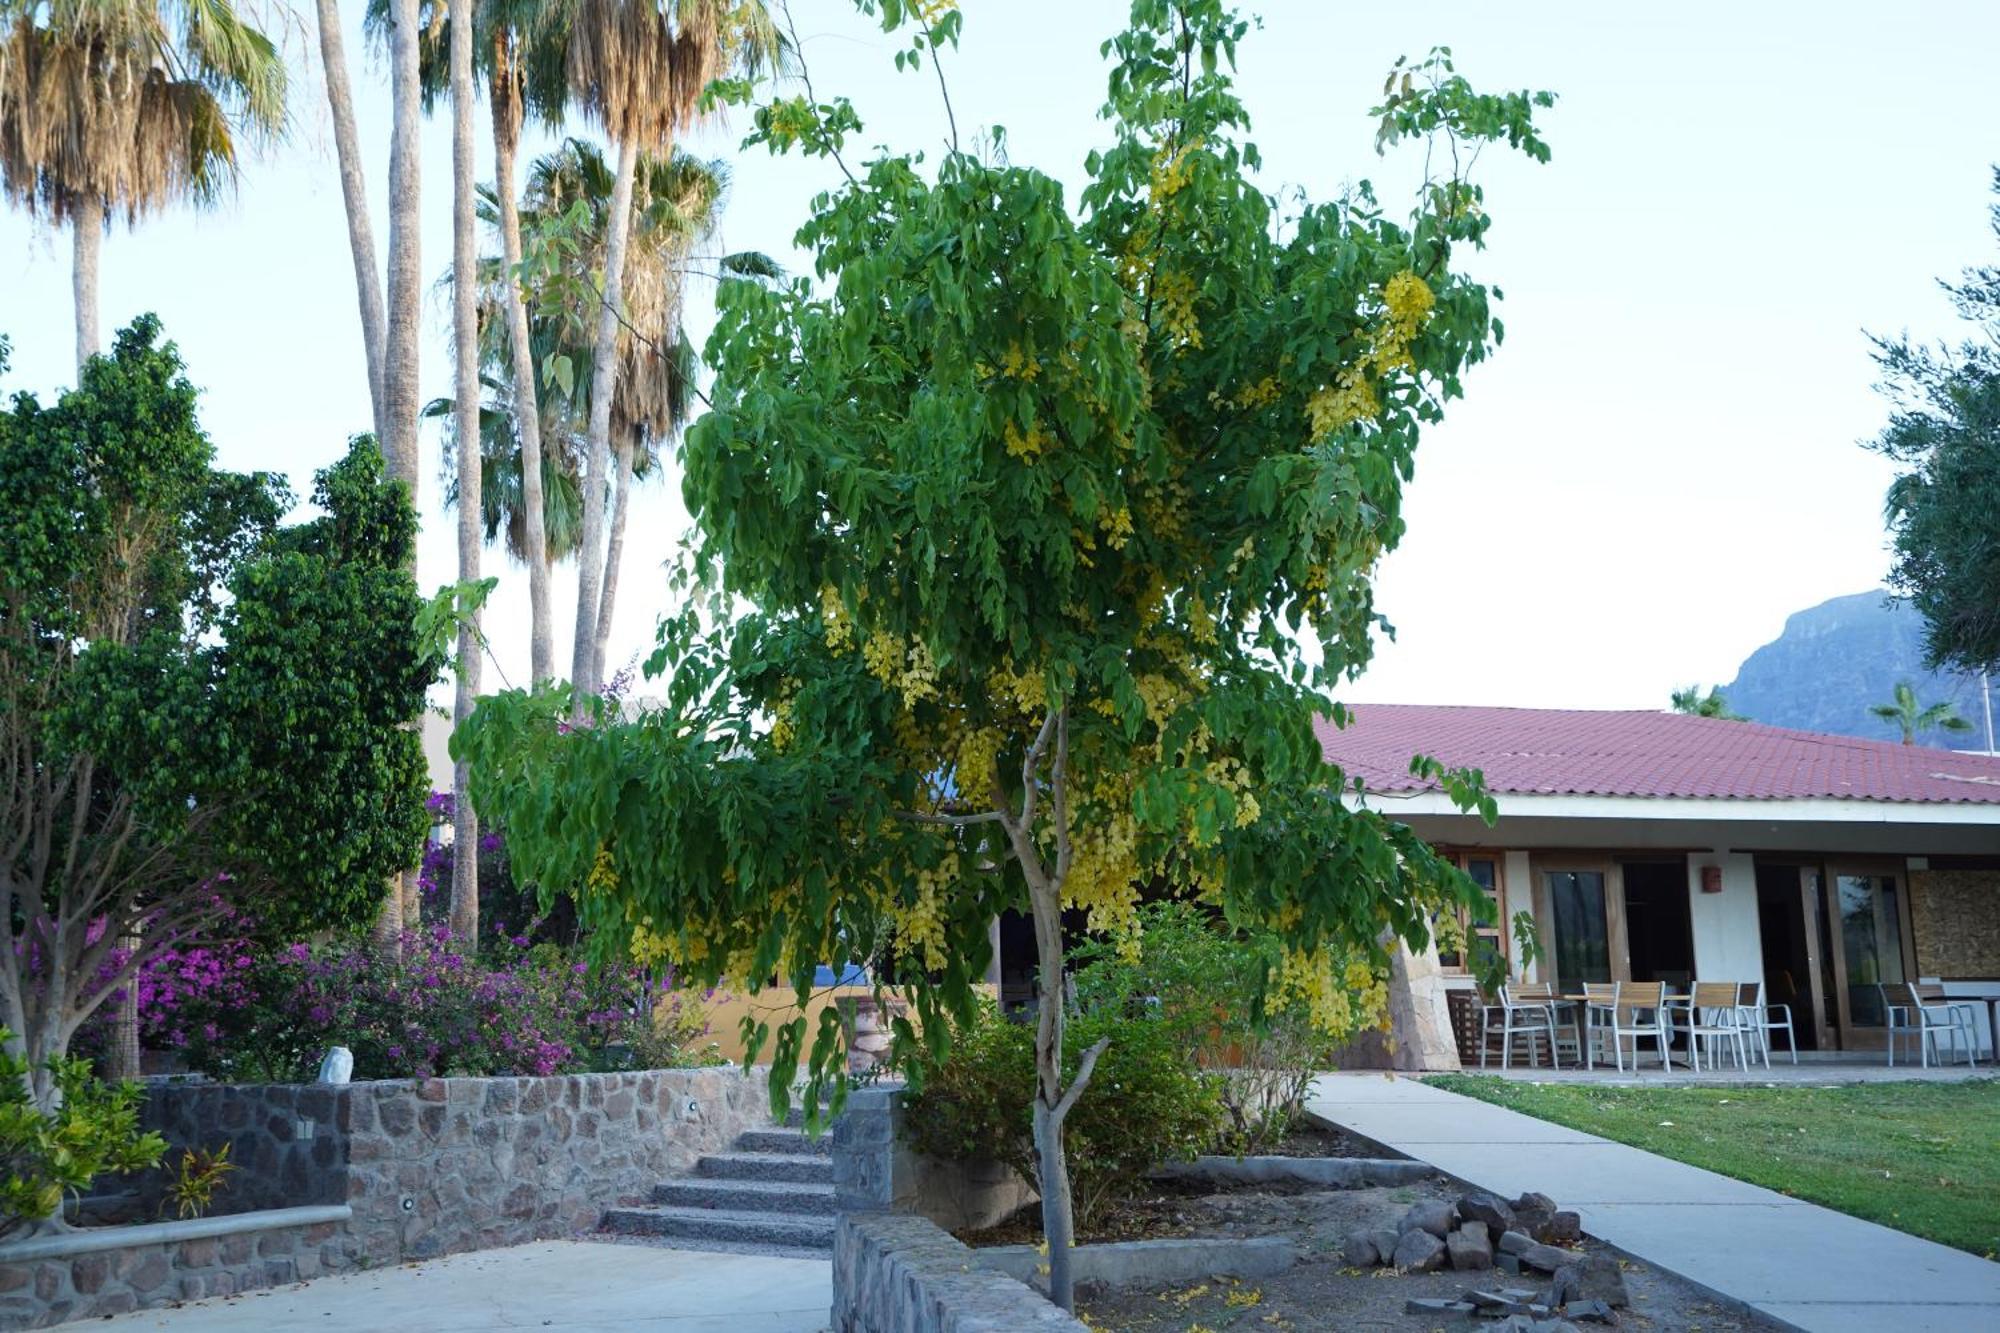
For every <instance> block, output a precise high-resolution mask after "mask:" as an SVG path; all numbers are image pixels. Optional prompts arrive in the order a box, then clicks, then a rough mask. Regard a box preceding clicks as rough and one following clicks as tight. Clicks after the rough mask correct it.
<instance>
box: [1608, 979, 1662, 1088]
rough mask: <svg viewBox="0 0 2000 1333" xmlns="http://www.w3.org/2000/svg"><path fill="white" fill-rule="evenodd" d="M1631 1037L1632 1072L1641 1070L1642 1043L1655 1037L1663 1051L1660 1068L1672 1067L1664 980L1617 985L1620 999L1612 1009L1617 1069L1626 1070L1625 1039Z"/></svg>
mask: <svg viewBox="0 0 2000 1333" xmlns="http://www.w3.org/2000/svg"><path fill="white" fill-rule="evenodd" d="M1627 1037H1630V1038H1631V1039H1632V1072H1633V1073H1635V1074H1636V1073H1638V1072H1639V1042H1640V1040H1641V1039H1642V1038H1646V1037H1650V1038H1652V1039H1653V1044H1654V1046H1655V1047H1656V1048H1657V1049H1658V1050H1659V1053H1660V1068H1662V1069H1670V1068H1672V1067H1673V1057H1672V1055H1671V1053H1670V1051H1669V1049H1668V1048H1669V1046H1670V1045H1671V1043H1672V1040H1673V1039H1672V1037H1671V1035H1670V1034H1669V1033H1668V1031H1667V984H1666V983H1665V982H1664V981H1624V982H1620V983H1619V985H1618V1000H1617V1003H1615V1004H1614V1005H1613V1006H1612V1008H1611V1055H1612V1058H1613V1059H1614V1060H1615V1061H1616V1062H1617V1064H1618V1072H1619V1073H1621V1074H1622V1073H1624V1072H1625V1038H1627Z"/></svg>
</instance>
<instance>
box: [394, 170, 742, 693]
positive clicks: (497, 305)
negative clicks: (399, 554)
mask: <svg viewBox="0 0 2000 1333" xmlns="http://www.w3.org/2000/svg"><path fill="white" fill-rule="evenodd" d="M634 176H635V181H634V188H633V207H632V217H633V226H632V229H631V242H630V260H629V262H628V268H627V275H626V277H627V281H626V284H625V285H626V308H627V314H626V317H625V319H624V321H623V322H622V323H621V326H620V336H619V340H618V344H617V356H618V362H619V364H618V368H617V369H618V373H617V376H616V378H615V381H614V385H615V387H614V390H613V399H612V404H611V416H612V433H613V437H614V439H615V440H616V441H617V459H616V461H617V466H616V472H615V475H614V477H613V478H612V479H611V482H610V489H611V493H610V495H609V496H608V497H606V499H607V501H608V504H607V506H606V507H607V508H608V510H609V514H610V520H609V534H608V541H607V544H606V551H605V557H604V560H605V563H604V581H603V584H602V589H601V593H600V597H599V602H598V617H597V638H596V640H595V641H594V643H593V657H594V663H593V666H594V669H595V671H596V673H597V675H598V676H599V677H601V676H602V673H603V656H604V651H605V640H606V638H607V637H608V636H609V633H610V628H611V623H612V617H613V612H614V609H615V606H616V600H617V590H618V573H619V570H620V568H621V567H622V563H623V561H622V557H623V547H624V534H625V530H626V525H627V519H628V516H629V514H630V512H631V489H632V484H633V482H634V481H635V480H637V479H640V478H643V477H646V476H649V475H651V474H653V473H654V472H655V471H656V470H657V469H658V467H659V462H660V451H661V449H662V448H663V447H664V446H665V445H666V444H667V443H668V442H669V441H670V440H671V439H672V438H673V437H674V435H675V434H676V433H677V432H678V431H679V430H680V428H681V426H682V425H683V424H684V423H685V422H686V420H687V417H688V413H689V408H690V400H691V398H692V384H693V377H694V354H693V350H692V347H691V345H690V344H689V342H688V340H687V338H686V337H685V336H684V334H683V332H682V330H681V305H682V294H683V290H684V283H685V278H686V269H687V264H688V259H689V255H690V253H691V251H692V250H693V249H694V248H695V247H696V246H698V245H700V244H701V243H702V242H703V241H704V240H705V239H707V238H708V237H709V236H710V235H711V234H712V233H713V231H714V228H715V224H716V221H717V218H718V216H719V213H720V209H721V203H722V198H723V194H724V192H725V190H726V189H727V181H728V176H727V171H726V169H725V168H724V167H723V165H722V164H721V163H719V162H713V161H703V160H701V159H698V158H694V157H691V156H689V155H688V154H686V153H677V154H675V156H674V157H673V158H671V159H669V160H667V161H655V160H654V159H652V158H651V157H649V156H642V157H641V158H640V159H639V162H638V164H637V166H636V168H635V171H634ZM614 189H615V181H614V172H613V169H612V167H611V166H610V165H609V164H608V163H607V162H606V161H605V158H604V154H603V153H602V152H600V151H599V150H598V149H597V148H596V147H595V146H593V145H591V144H589V143H586V142H583V141H581V140H575V139H572V140H570V141H568V142H566V143H565V144H564V145H563V146H562V147H561V148H560V149H558V150H557V151H556V152H554V153H551V154H548V155H547V156H545V157H543V158H540V159H539V160H537V161H536V163H535V164H534V166H533V168H532V169H531V170H530V172H529V178H528V185H527V190H526V197H525V199H524V201H523V203H522V204H521V206H520V209H519V211H518V216H519V217H520V218H521V219H522V220H523V222H524V225H525V227H526V228H527V229H528V230H530V231H533V232H536V233H542V232H544V231H546V230H548V229H551V228H562V229H564V231H565V234H566V236H567V237H568V239H569V240H570V241H571V242H572V245H571V247H570V248H569V249H568V250H567V252H566V253H567V258H566V259H565V261H564V264H563V267H562V271H560V272H554V273H544V274H541V275H539V276H538V279H537V281H536V284H535V286H534V288H533V289H532V290H531V291H530V292H529V296H530V298H531V300H530V304H532V305H533V307H534V318H533V320H532V321H531V329H530V347H529V349H528V353H529V354H528V356H527V357H526V358H522V357H521V356H520V355H519V348H518V347H517V346H516V345H515V340H514V337H513V333H512V321H511V319H509V318H508V316H507V313H506V311H505V309H504V304H505V301H506V297H507V292H506V289H507V288H510V287H511V288H514V289H515V290H517V291H518V290H519V287H518V284H517V283H516V281H515V280H514V276H513V275H514V270H513V269H512V268H511V266H508V265H506V264H505V262H504V258H499V257H494V256H491V255H489V256H487V257H486V258H485V259H484V260H483V261H481V263H480V264H479V266H478V269H477V272H478V276H479V280H478V284H477V285H478V290H479V298H480V321H479V327H480V357H481V360H482V362H483V364H484V365H485V367H486V371H485V375H484V377H483V380H482V387H483V389H484V400H485V401H484V405H483V407H482V408H481V411H480V415H479V421H478V431H479V437H480V448H479V459H478V463H479V468H480V472H481V492H480V500H481V502H482V506H483V507H482V512H481V515H480V518H481V523H482V525H483V528H484V531H485V535H486V538H487V540H489V541H490V540H493V539H494V538H495V537H496V536H498V535H500V534H501V533H502V532H504V533H505V539H506V544H507V549H508V551H509V553H510V554H512V555H513V556H514V557H515V558H516V559H519V560H526V559H530V558H532V555H533V553H534V550H535V548H536V543H535V542H534V539H533V536H532V535H531V534H530V533H529V531H528V525H527V523H526V522H525V517H526V514H525V513H524V510H526V509H527V508H528V506H530V505H531V504H532V502H531V501H530V499H529V497H528V495H527V493H526V487H525V486H524V485H523V480H524V477H525V474H526V472H527V469H528V465H527V450H526V449H525V448H524V447H523V441H522V440H521V438H520V437H519V435H518V433H517V427H518V423H519V419H520V413H519V411H518V410H517V406H518V400H519V399H520V398H522V397H525V396H528V394H530V393H532V395H533V396H534V398H535V400H536V416H537V418H538V420H539V421H540V423H541V425H542V427H543V438H544V443H545V445H546V446H547V447H546V450H545V452H544V454H543V456H542V460H541V462H542V466H541V468H540V473H541V480H542V483H543V503H542V505H541V506H540V507H539V512H540V513H541V516H542V518H543V533H544V537H543V540H542V542H541V543H540V549H541V551H542V553H543V555H544V558H545V559H547V560H549V561H552V562H553V561H559V560H564V559H568V558H570V557H572V556H577V555H578V554H579V553H580V551H581V549H582V533H581V530H580V529H581V522H582V514H583V510H584V507H585V505H584V498H583V487H584V485H585V484H586V483H585V479H584V474H585V473H586V472H587V470H588V469H587V467H586V466H585V464H584V461H583V460H584V456H585V453H586V451H587V440H586V436H585V430H586V426H585V423H586V422H587V421H588V419H589V415H590V400H589V394H590V390H591V388H592V386H593V385H594V383H595V381H596V376H595V375H593V374H592V373H591V369H592V355H593V351H594V343H593V340H592V330H593V326H594V318H593V317H594V314H595V307H596V303H597V292H596V288H595V287H594V285H593V284H592V282H591V280H590V276H591V274H593V273H594V272H595V271H596V270H597V269H598V268H599V267H600V265H601V264H602V262H603V259H602V257H603V252H604V245H605V239H606V232H607V231H608V229H609V221H610V200H611V195H612V192H613V190H614ZM494 193H495V192H494V191H483V192H482V194H483V196H484V199H483V202H482V206H481V214H482V216H483V217H484V218H485V219H486V221H487V222H488V223H489V224H490V225H497V224H499V222H500V214H499V209H498V204H497V200H495V199H494V197H493V195H494ZM723 262H724V263H725V264H726V265H727V266H728V267H729V268H730V269H732V270H747V271H751V272H758V271H764V266H767V265H768V263H769V261H768V260H764V259H763V257H762V256H754V255H753V256H731V257H730V258H729V259H728V260H726V261H723ZM555 358H560V359H561V360H563V361H564V362H565V363H566V364H567V365H568V366H569V367H571V368H572V370H571V374H570V377H569V381H568V383H569V385H570V391H569V392H567V393H565V392H564V391H563V390H562V389H561V388H559V387H556V386H553V385H550V384H549V383H548V382H547V379H546V377H544V376H542V375H540V374H538V373H537V372H536V371H535V370H534V369H533V368H534V367H538V366H541V365H543V364H545V363H547V362H549V361H550V360H551V359H555ZM523 359H525V360H526V361H527V363H528V365H529V367H530V370H529V374H528V376H527V378H526V380H525V382H524V381H523V380H522V379H521V378H520V377H519V375H518V373H517V367H518V365H519V363H520V362H521V361H522V360H523ZM453 410H454V409H453V406H452V404H451V403H450V402H449V401H448V400H445V399H439V400H437V401H435V402H433V403H432V404H431V405H430V406H429V407H428V408H427V409H426V414H427V415H431V416H440V417H441V416H445V415H448V414H450V413H451V412H452V411H453ZM463 429H464V428H463V427H462V426H459V427H455V428H454V438H455V439H456V438H461V437H462V431H463ZM446 462H447V481H446V500H447V503H459V504H462V501H461V500H460V499H459V494H458V493H459V489H460V483H459V481H458V480H457V477H458V476H460V475H462V471H461V470H462V469H464V468H468V467H470V466H471V465H472V460H471V458H470V457H464V458H461V459H459V460H456V461H455V460H453V459H452V458H450V457H449V456H448V457H447V460H446ZM467 494H470V492H469V490H468V491H467ZM465 512H466V511H465V510H464V509H463V508H461V510H460V513H461V518H462V517H463V515H464V513H465Z"/></svg>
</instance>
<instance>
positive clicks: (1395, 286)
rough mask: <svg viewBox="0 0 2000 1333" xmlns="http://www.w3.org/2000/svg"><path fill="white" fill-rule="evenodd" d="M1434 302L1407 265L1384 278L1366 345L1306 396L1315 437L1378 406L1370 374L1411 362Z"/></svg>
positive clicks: (1405, 367) (1372, 412)
mask: <svg viewBox="0 0 2000 1333" xmlns="http://www.w3.org/2000/svg"><path fill="white" fill-rule="evenodd" d="M1436 305H1437V297H1436V296H1435V295H1434V294H1433V293H1432V291H1431V289H1430V287H1429V285H1428V284H1426V283H1425V282H1424V280H1423V279H1422V278H1420V277H1418V276H1417V275H1416V274H1415V273H1413V272H1411V271H1410V270H1408V269H1404V270H1403V271H1402V272H1401V273H1398V274H1396V275H1395V276H1393V277H1391V278H1390V279H1389V280H1388V281H1387V282H1385V283H1383V284H1382V311H1383V315H1382V321H1381V322H1380V323H1379V324H1377V325H1376V326H1375V328H1374V330H1373V331H1372V332H1371V333H1370V335H1369V340H1368V350H1367V351H1366V352H1364V353H1362V355H1361V359H1360V360H1359V361H1358V362H1356V363H1355V364H1354V365H1351V366H1345V367H1342V369H1341V370H1340V373H1339V374H1337V375H1335V376H1334V379H1333V383H1332V384H1330V385H1328V386H1326V387H1324V388H1322V389H1320V390H1319V391H1318V392H1316V393H1314V394H1313V395H1312V396H1311V397H1310V398H1308V399H1307V400H1306V415H1307V417H1308V418H1309V419H1310V420H1311V422H1312V438H1313V439H1314V440H1323V439H1325V438H1326V437H1327V436H1328V435H1331V434H1332V433H1333V432H1334V431H1337V430H1340V429H1341V428H1342V427H1345V426H1349V425H1352V424H1353V423H1354V422H1357V421H1361V420H1364V419H1366V418H1368V417H1372V416H1374V415H1375V414H1376V413H1378V412H1380V411H1381V410H1382V405H1381V401H1380V399H1378V398H1377V397H1376V394H1375V386H1374V383H1373V380H1374V379H1375V378H1376V377H1378V376H1381V375H1386V374H1388V373H1389V372H1391V371H1397V370H1408V369H1410V368H1411V366H1412V365H1413V362H1412V360H1411V357H1410V344H1411V343H1413V342H1415V341H1416V337H1417V333H1418V332H1419V331H1420V330H1421V329H1422V328H1423V326H1424V323H1425V321H1427V320H1428V319H1429V318H1430V317H1431V311H1432V309H1433V308H1434V307H1435V306H1436Z"/></svg>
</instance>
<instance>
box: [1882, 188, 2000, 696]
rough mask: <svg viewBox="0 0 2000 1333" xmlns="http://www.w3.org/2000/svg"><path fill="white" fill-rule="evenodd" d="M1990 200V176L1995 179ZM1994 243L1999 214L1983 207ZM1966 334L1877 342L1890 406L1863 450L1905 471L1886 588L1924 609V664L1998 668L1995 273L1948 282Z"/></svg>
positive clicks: (1970, 273)
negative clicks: (1939, 341)
mask: <svg viewBox="0 0 2000 1333" xmlns="http://www.w3.org/2000/svg"><path fill="white" fill-rule="evenodd" d="M1994 190H1995V192H1996V193H2000V168H1996V169H1995V170H1994ZM1992 225H1993V231H1994V235H1995V237H1996V238H2000V205H1995V206H1994V208H1993V210H1992ZM1945 290H1946V291H1947V292H1949V293H1950V294H1951V298H1952V304H1953V305H1954V306H1956V307H1957V310H1958V314H1959V317H1960V318H1962V319H1964V320H1965V321H1967V322H1968V323H1969V324H1971V325H1972V326H1973V329H1974V333H1973V335H1972V336H1970V337H1968V338H1966V339H1965V341H1964V342H1962V343H1960V344H1959V345H1957V346H1956V347H1952V346H1940V347H1936V348H1930V347H1923V346H1919V345H1917V344H1914V343H1912V342H1911V341H1910V340H1909V338H1908V337H1907V336H1905V337H1900V338H1876V339H1875V340H1874V343H1875V360H1876V364H1878V365H1879V366H1880V367H1881V368H1882V384H1881V390H1882V392H1883V394H1884V395H1885V396H1887V397H1888V399H1889V400H1890V402H1891V404H1892V405H1893V411H1892V413H1891V415H1890V418H1889V424H1888V425H1887V426H1886V427H1884V428H1883V430H1882V433H1881V434H1880V435H1878V436H1877V437H1876V438H1875V440H1874V441H1873V442H1872V443H1871V444H1870V446H1869V447H1870V448H1872V449H1874V450H1875V451H1876V452H1878V453H1880V454H1883V455H1885V456H1886V457H1888V458H1889V459H1891V460H1892V461H1894V462H1895V463H1896V464H1897V466H1898V467H1900V468H1902V469H1904V471H1903V472H1902V473H1901V474H1900V475H1899V476H1898V477H1897V478H1896V480H1895V481H1894V482H1893V483H1891V485H1890V487H1889V495H1888V501H1887V504H1886V505H1885V509H1886V512H1887V518H1888V522H1889V530H1890V533H1891V534H1892V536H1893V537H1894V539H1895V547H1896V563H1895V566H1894V568H1893V569H1892V570H1891V572H1890V581H1891V583H1892V584H1893V586H1894V587H1895V588H1896V589H1897V590H1898V591H1900V592H1901V593H1902V594H1903V595H1904V596H1906V597H1908V598H1909V599H1910V601H1911V602H1912V603H1913V604H1914V605H1915V606H1916V608H1917V610H1919V611H1921V612H1923V616H1924V624H1925V627H1926V629H1925V648H1926V656H1927V657H1928V659H1929V665H1931V666H1933V667H1937V666H1951V667H1956V668H1959V669H1960V670H1964V671H1995V670H2000V266H1995V265H1990V264H1989V265H1982V266H1980V267H1977V268H1970V269H1967V270H1966V271H1965V275H1964V278H1963V280H1962V281H1960V282H1959V283H1957V284H1951V283H1946V284H1945Z"/></svg>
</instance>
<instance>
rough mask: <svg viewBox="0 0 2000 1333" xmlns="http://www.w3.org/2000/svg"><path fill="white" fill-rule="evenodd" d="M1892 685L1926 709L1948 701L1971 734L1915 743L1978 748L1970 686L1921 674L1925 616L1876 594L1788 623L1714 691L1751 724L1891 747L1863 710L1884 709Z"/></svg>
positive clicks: (1939, 735)
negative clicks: (1906, 685) (1908, 690)
mask: <svg viewBox="0 0 2000 1333" xmlns="http://www.w3.org/2000/svg"><path fill="white" fill-rule="evenodd" d="M1899 680H1907V681H1909V682H1910V683H1911V684H1912V685H1914V686H1915V687H1916V691H1917V698H1918V700H1919V701H1920V702H1922V703H1923V704H1925V705H1929V704H1934V703H1936V702H1938V701H1939V700H1941V699H1949V700H1950V701H1951V702H1952V703H1954V704H1956V705H1957V706H1958V713H1959V716H1960V717H1963V718H1964V719H1965V720H1966V721H1968V722H1970V723H1972V724H1973V727H1974V728H1975V730H1973V731H1952V732H1937V731H1933V732H1931V733H1929V734H1928V735H1926V736H1923V737H1920V738H1919V743H1921V744H1926V745H1934V746H1938V747H1940V748H1946V749H1949V748H1951V747H1954V746H1956V747H1958V748H1960V749H1978V748H1981V747H1983V746H1984V745H1985V744H1986V734H1985V732H1986V725H1985V714H1984V713H1983V712H1982V710H1981V708H1980V700H1979V678H1978V677H1977V676H1971V677H1967V676H1959V675H1945V674H1941V673H1938V672H1934V671H1926V670H1925V669H1924V618H1923V617H1922V616H1921V615H1919V614H1918V613H1917V610H1916V608H1915V607H1912V606H1911V605H1910V604H1909V603H1908V602H1897V601H1891V600H1890V599H1889V594H1888V593H1887V592H1885V591H1883V590H1881V589H1877V590H1875V591H1874V592H1858V593H1855V594H1854V595H1852V596H1850V597H1836V598H1834V599H1833V600H1831V601H1827V602H1821V603H1820V604H1819V605H1818V606H1815V607H1811V608H1809V609H1807V610H1804V611H1799V612H1797V613H1795V614H1793V615H1792V616H1790V617H1788V618H1787V619H1786V621H1785V632H1784V633H1783V634H1780V635H1779V636H1778V637H1777V638H1776V639H1774V640H1772V641H1771V642H1770V643H1767V644H1765V645H1764V646H1763V647H1762V648H1759V649H1758V650H1757V651H1756V652H1754V653H1752V654H1750V656H1749V657H1747V658H1745V659H1744V660H1743V665H1742V666H1741V667H1739V668H1738V669H1737V672H1736V679H1735V680H1733V681H1731V682H1730V683H1729V684H1727V685H1725V686H1723V687H1722V692H1723V694H1724V695H1725V696H1727V697H1728V699H1729V706H1730V707H1731V708H1732V709H1734V710H1735V711H1737V712H1739V713H1742V714H1743V715H1744V716H1746V717H1750V718H1754V719H1755V720H1757V721H1759V722H1768V723H1770V724H1771V725H1773V726H1778V727H1799V728H1801V729H1803V730H1806V731H1828V732H1832V733H1833V734H1835V735H1837V736H1860V737H1864V738H1866V739H1868V740H1878V741H1892V740H1896V739H1898V738H1899V737H1900V735H1901V733H1900V732H1899V731H1898V730H1897V729H1896V727H1895V725H1894V724H1892V723H1889V722H1884V721H1882V720H1881V719H1880V718H1877V717H1874V716H1872V715H1870V713H1869V712H1868V709H1869V706H1870V705H1871V704H1878V703H1886V702H1887V701H1888V699H1889V696H1890V692H1891V691H1892V690H1893V689H1895V687H1896V682H1897V681H1899ZM1995 702H1996V705H2000V700H1996V701H1995Z"/></svg>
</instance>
